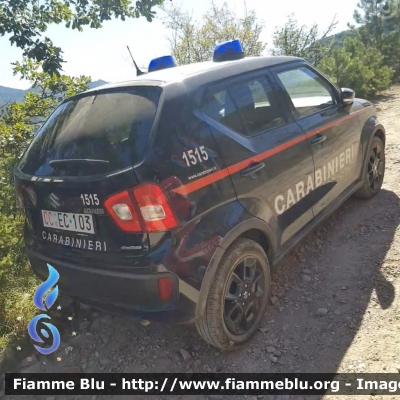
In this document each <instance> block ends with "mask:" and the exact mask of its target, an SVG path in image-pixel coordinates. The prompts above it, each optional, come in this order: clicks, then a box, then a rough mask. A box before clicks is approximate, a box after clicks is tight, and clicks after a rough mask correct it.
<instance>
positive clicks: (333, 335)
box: [0, 87, 400, 400]
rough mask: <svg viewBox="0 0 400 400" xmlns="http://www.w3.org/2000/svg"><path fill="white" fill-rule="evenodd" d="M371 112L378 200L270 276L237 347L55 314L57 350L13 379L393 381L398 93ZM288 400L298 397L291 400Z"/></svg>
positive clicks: (28, 362) (92, 316) (399, 355)
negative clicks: (375, 127)
mask: <svg viewBox="0 0 400 400" xmlns="http://www.w3.org/2000/svg"><path fill="white" fill-rule="evenodd" d="M377 107H378V110H379V118H380V120H381V121H382V123H383V124H384V125H385V127H386V129H387V146H386V149H387V156H386V157H387V158H386V162H387V164H386V177H385V182H384V186H383V190H382V192H381V193H380V194H379V196H377V197H376V198H374V199H373V200H372V201H366V202H365V201H359V200H355V199H350V200H349V201H348V202H346V204H345V205H343V206H342V207H341V208H340V209H339V210H338V211H337V212H336V213H335V214H334V215H333V216H332V217H331V218H329V220H327V221H326V222H325V223H324V224H323V225H322V226H321V227H320V228H319V229H318V230H317V231H315V232H314V233H313V234H312V235H310V236H309V237H308V239H306V240H305V241H304V242H303V243H302V244H301V245H300V246H299V247H298V248H297V249H296V251H295V252H294V253H293V254H291V255H290V256H288V257H287V259H286V261H285V262H284V263H283V265H282V267H281V268H280V269H279V271H278V272H277V273H276V275H275V276H274V283H273V293H272V298H271V303H272V304H271V307H270V309H269V312H268V313H267V315H266V317H265V319H264V322H263V325H262V327H261V329H260V332H258V334H256V335H255V337H254V339H253V340H252V341H251V342H250V343H249V344H248V345H247V346H245V347H243V348H242V349H240V350H237V351H235V352H221V351H218V350H216V349H215V348H212V347H211V346H208V345H207V344H206V343H205V342H203V341H202V340H201V339H200V337H199V336H198V335H197V332H196V330H195V328H194V327H193V326H165V325H163V324H158V323H151V324H150V325H148V326H143V325H142V324H141V323H140V322H138V321H132V320H131V319H128V318H116V317H111V316H108V315H103V314H99V313H98V312H96V311H94V310H83V311H81V313H80V314H79V315H72V311H71V310H70V309H69V308H68V307H64V308H63V309H62V311H61V312H60V318H61V319H62V320H63V321H65V326H64V333H63V335H62V347H60V350H59V351H58V352H57V353H56V354H53V355H51V356H48V357H37V356H36V355H34V354H33V353H34V352H32V354H31V355H30V357H29V358H26V359H24V360H23V362H22V364H20V369H23V371H24V372H45V371H46V372H47V371H52V372H54V371H61V370H66V369H67V370H71V371H74V370H81V371H84V372H129V373H135V372H167V371H168V372H188V371H193V372H286V373H288V372H334V371H338V372H395V373H398V372H400V306H399V299H398V293H399V290H400V270H399V267H400V229H399V222H400V201H399V196H400V87H396V88H393V89H392V90H390V91H389V92H387V93H386V95H385V96H384V97H382V99H380V100H379V101H378V102H377ZM68 317H72V320H70V319H68ZM57 326H58V325H57ZM73 332H76V336H73ZM36 354H37V353H36ZM57 358H58V359H59V360H60V358H61V360H60V361H57ZM0 397H1V396H0ZM36 397H37V398H39V396H36ZM108 397H110V396H108ZM125 397H126V398H128V396H125ZM191 397H193V398H194V399H203V398H206V397H202V396H191ZM341 397H342V398H345V396H335V399H337V398H339V399H340V398H341ZM43 398H44V399H46V398H48V400H54V399H55V398H54V397H53V396H52V397H51V398H50V397H49V396H45V397H43ZM70 398H73V397H71V396H70V397H67V396H58V397H57V399H60V400H61V399H63V400H67V399H68V400H69V399H70ZM79 398H80V399H82V400H85V398H86V397H85V396H79ZM87 398H88V399H91V400H94V399H96V398H98V399H99V400H100V399H102V398H106V396H87ZM120 398H121V399H123V398H124V396H121V397H120ZM143 398H144V397H143ZM153 398H154V397H153ZM170 398H171V397H170ZM175 398H177V397H175ZM211 398H222V397H221V396H211ZM237 398H238V399H239V398H241V397H239V396H238V397H237ZM259 398H263V397H262V396H261V397H259ZM265 398H266V397H265ZM283 398H286V397H285V396H283ZM297 398H299V399H302V398H305V397H303V396H292V397H291V399H297ZM308 398H311V397H308ZM314 398H316V397H314ZM346 398H348V397H346ZM362 398H363V397H360V396H358V399H362ZM365 398H369V396H366V397H365ZM371 398H372V397H371ZM378 398H380V397H379V396H375V397H374V399H378ZM385 398H386V399H389V398H390V396H388V397H385ZM394 398H395V396H393V399H394ZM252 399H256V397H252ZM324 399H325V400H330V399H331V397H329V396H325V397H324ZM332 399H333V396H332Z"/></svg>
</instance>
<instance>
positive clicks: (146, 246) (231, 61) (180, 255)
mask: <svg viewBox="0 0 400 400" xmlns="http://www.w3.org/2000/svg"><path fill="white" fill-rule="evenodd" d="M384 148H385V129H384V127H383V126H382V125H381V124H380V122H379V121H378V119H377V116H376V110H375V109H374V107H373V106H372V105H371V103H370V102H368V101H366V100H362V99H356V98H355V94H354V92H353V91H352V90H350V89H339V88H337V87H335V85H333V84H332V83H331V82H330V81H329V80H327V79H326V78H325V77H324V76H323V75H321V74H320V73H319V72H318V71H317V70H315V69H314V68H313V67H311V66H310V65H309V64H308V63H307V62H306V61H304V60H302V59H299V58H296V57H252V58H246V57H245V56H244V54H243V51H242V49H241V45H240V43H239V42H238V41H231V42H226V43H223V44H221V45H219V46H217V48H216V50H215V53H214V59H213V61H210V62H204V63H199V64H191V65H185V66H180V67H177V66H175V65H174V63H173V59H172V58H171V57H162V58H159V59H156V60H153V61H152V63H151V64H150V67H149V72H148V73H145V74H143V75H141V76H138V77H137V78H136V79H134V80H132V81H128V82H123V83H119V84H108V85H105V86H102V87H99V88H96V89H94V90H89V91H87V92H84V93H81V94H79V95H77V96H74V97H72V98H69V99H67V100H65V101H64V102H63V103H62V104H61V105H60V106H59V107H58V108H57V109H56V110H55V111H54V112H53V114H52V115H51V116H50V117H49V119H48V120H47V122H46V123H45V124H44V125H43V127H42V128H41V130H40V131H39V132H38V134H37V135H36V137H35V138H34V140H33V141H32V143H31V144H30V146H29V148H28V149H27V151H26V152H25V154H24V155H23V156H22V158H21V160H20V162H19V165H18V166H17V168H16V170H15V185H16V190H17V194H18V197H19V199H20V202H21V204H22V206H23V207H24V210H25V215H26V224H25V244H26V252H27V255H28V257H29V260H30V263H31V265H32V268H33V270H34V271H35V273H36V274H37V275H38V276H39V278H41V279H46V277H47V275H48V267H47V263H49V264H50V265H52V266H53V267H54V268H56V269H57V271H58V272H59V274H60V280H59V283H58V285H59V290H60V291H61V292H64V293H65V294H66V295H68V296H70V297H72V298H74V299H76V300H77V301H79V302H82V303H84V304H88V305H91V306H93V307H96V308H99V309H103V310H105V311H107V312H111V313H114V312H115V313H120V312H125V313H127V314H129V315H132V316H138V317H141V318H144V319H148V320H151V319H153V318H157V319H172V320H174V321H176V322H181V323H188V322H194V323H195V324H196V327H197V329H198V332H199V333H200V335H201V336H202V337H203V338H204V339H205V340H206V341H208V342H209V343H211V344H212V345H214V346H217V347H219V348H230V347H234V346H237V345H240V344H242V343H244V342H246V341H247V340H248V339H249V338H250V337H251V335H252V334H253V333H254V332H255V331H256V330H257V328H258V327H259V326H260V322H261V320H262V318H263V315H264V314H265V310H266V307H267V304H268V298H269V291H270V281H271V275H270V274H271V269H272V267H274V266H276V265H278V264H279V262H280V261H281V260H282V258H283V257H284V256H285V254H287V253H288V252H289V251H290V250H291V249H293V247H294V246H296V245H297V244H298V243H299V241H300V240H301V239H302V238H303V237H304V236H305V235H306V234H308V233H309V232H310V231H311V230H312V229H314V228H315V227H316V226H317V225H318V224H319V223H320V222H321V221H322V220H324V219H325V218H326V217H328V216H329V215H330V214H331V213H332V212H333V211H334V210H335V209H337V208H338V207H339V206H340V205H341V204H342V203H343V202H344V201H345V200H346V199H347V198H348V197H350V196H351V195H353V194H356V195H357V196H359V197H362V198H367V199H368V198H371V197H373V196H375V195H376V194H377V193H378V192H379V190H380V188H381V185H382V181H383V176H384V170H385V153H384V151H385V150H384Z"/></svg>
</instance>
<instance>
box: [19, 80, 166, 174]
mask: <svg viewBox="0 0 400 400" xmlns="http://www.w3.org/2000/svg"><path fill="white" fill-rule="evenodd" d="M159 98H160V88H158V87H135V88H129V90H124V91H115V89H114V90H113V91H109V92H100V93H97V94H96V92H94V93H93V94H88V95H85V96H84V97H78V98H75V99H71V100H69V101H67V102H65V103H63V104H61V105H60V106H59V107H58V108H57V109H56V110H55V112H54V113H53V114H52V115H51V116H50V118H49V119H48V120H47V121H46V123H45V124H44V125H43V127H42V129H41V130H40V131H39V132H38V134H37V136H36V137H35V138H34V140H33V141H32V143H31V145H30V148H29V149H28V151H27V152H26V153H25V154H24V156H23V158H22V160H21V163H20V167H21V170H22V172H24V173H26V174H29V175H35V176H52V175H54V176H62V175H67V176H68V175H71V176H74V175H75V176H76V175H92V174H99V173H108V172H112V171H116V170H119V169H123V168H126V167H129V166H132V165H134V164H135V163H137V162H139V161H140V160H141V158H142V156H143V152H144V150H145V147H146V144H147V141H148V137H149V134H150V131H151V129H152V126H153V123H154V118H155V114H156V111H157V107H158V103H159ZM82 159H85V160H88V159H90V160H102V161H104V162H102V163H94V164H90V163H88V164H85V163H83V164H76V163H73V162H71V163H70V165H69V164H68V163H60V164H57V165H58V166H57V167H54V163H53V166H52V165H50V162H51V161H53V160H82Z"/></svg>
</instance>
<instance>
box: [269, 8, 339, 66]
mask: <svg viewBox="0 0 400 400" xmlns="http://www.w3.org/2000/svg"><path fill="white" fill-rule="evenodd" d="M288 18H289V19H288V21H287V22H286V24H285V25H284V26H283V27H282V28H276V29H275V32H274V35H273V45H274V48H273V49H272V50H271V54H272V55H274V56H294V57H301V58H304V59H306V60H308V61H310V62H311V63H312V64H314V66H318V65H319V63H320V61H321V60H322V59H323V58H324V57H325V56H326V55H327V54H328V53H329V51H330V50H331V47H332V45H333V41H331V42H329V43H326V40H325V39H326V38H327V37H328V35H329V34H330V33H331V32H332V31H333V30H334V28H335V27H336V25H337V22H335V19H333V21H332V22H331V24H330V25H329V26H328V28H327V29H326V30H325V31H324V32H323V33H320V30H319V27H318V25H317V24H314V25H312V26H311V27H307V26H306V25H302V26H299V25H298V22H297V20H295V19H294V15H293V14H292V15H290V16H289V17H288Z"/></svg>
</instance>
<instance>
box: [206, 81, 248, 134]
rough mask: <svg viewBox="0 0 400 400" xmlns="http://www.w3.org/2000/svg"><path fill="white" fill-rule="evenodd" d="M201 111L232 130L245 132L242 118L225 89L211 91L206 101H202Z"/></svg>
mask: <svg viewBox="0 0 400 400" xmlns="http://www.w3.org/2000/svg"><path fill="white" fill-rule="evenodd" d="M202 111H203V113H204V114H206V115H208V116H209V117H211V118H212V119H213V120H215V121H217V122H219V123H220V124H222V125H225V126H226V127H228V128H230V129H232V130H233V131H235V132H238V133H241V134H246V127H245V126H244V123H243V119H242V117H241V115H240V114H239V113H238V110H237V108H236V107H235V104H234V103H233V101H232V98H231V96H230V95H229V93H228V90H227V89H224V90H221V91H219V92H214V93H211V94H210V95H209V96H207V98H206V101H205V102H204V103H203V106H202Z"/></svg>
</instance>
